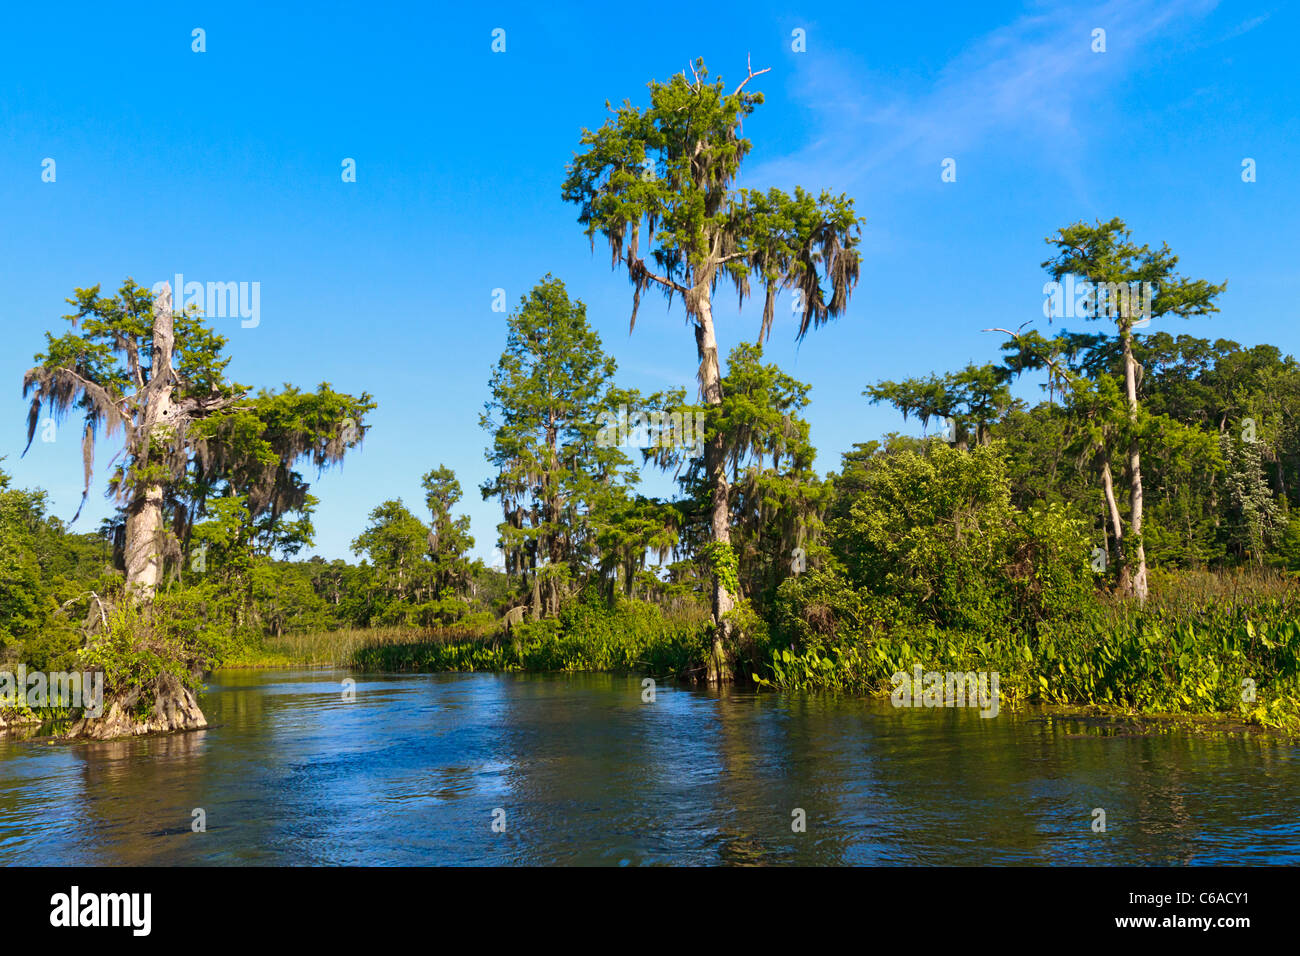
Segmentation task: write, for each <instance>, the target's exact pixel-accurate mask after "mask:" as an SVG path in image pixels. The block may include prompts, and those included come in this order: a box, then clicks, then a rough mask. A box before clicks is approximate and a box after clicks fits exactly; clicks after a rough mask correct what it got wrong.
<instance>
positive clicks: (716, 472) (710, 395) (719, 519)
mask: <svg viewBox="0 0 1300 956" xmlns="http://www.w3.org/2000/svg"><path fill="white" fill-rule="evenodd" d="M697 278H698V277H697ZM691 294H692V296H693V297H694V299H695V301H694V308H693V310H692V311H693V312H694V314H695V317H696V326H695V344H696V350H697V351H698V353H699V357H700V372H699V376H700V389H701V391H702V392H703V394H704V400H705V402H707V403H708V404H710V405H721V404H722V369H721V366H720V365H719V362H718V340H717V337H716V336H715V335H714V331H713V306H712V303H711V302H710V299H709V282H708V279H707V276H706V277H704V278H703V280H702V281H697V284H696V286H695V288H694V289H692V290H691ZM704 468H705V471H706V473H707V474H708V475H709V479H710V481H711V482H712V486H713V488H712V490H713V495H712V497H713V501H712V510H711V514H710V519H709V532H710V537H711V538H712V540H713V543H714V544H717V545H727V546H730V544H731V485H730V484H729V483H728V482H727V468H726V461H725V448H724V446H723V436H722V435H721V434H715V435H714V436H713V437H712V438H710V439H709V441H707V442H706V443H705V445H704ZM735 606H736V598H735V595H733V594H732V593H731V592H730V591H728V590H727V587H726V584H725V583H724V582H723V580H722V578H721V576H720V575H719V574H718V573H717V571H716V570H715V571H714V574H713V622H714V631H713V648H712V650H711V652H710V654H709V660H708V671H707V679H708V681H709V683H710V684H716V683H722V682H725V681H730V680H731V679H732V669H731V658H730V652H729V647H730V644H731V622H730V621H728V620H725V619H724V618H725V616H726V614H727V613H728V612H730V611H731V610H732V609H733V608H734V607H735Z"/></svg>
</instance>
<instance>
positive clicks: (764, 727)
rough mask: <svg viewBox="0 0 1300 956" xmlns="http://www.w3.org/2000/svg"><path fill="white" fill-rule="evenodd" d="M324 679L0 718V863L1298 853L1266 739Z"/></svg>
mask: <svg viewBox="0 0 1300 956" xmlns="http://www.w3.org/2000/svg"><path fill="white" fill-rule="evenodd" d="M345 676H348V675H347V674H346V672H343V671H301V672H286V671H266V672H250V671H227V672H221V673H218V674H216V675H214V677H213V679H212V682H211V683H210V685H209V687H208V691H207V693H206V695H205V697H204V698H203V706H204V711H205V713H206V714H207V715H208V719H209V721H210V722H211V724H212V726H211V727H210V728H209V729H208V730H205V731H199V732H196V733H190V734H176V735H172V736H167V737H150V738H145V739H139V740H127V741H114V742H109V743H63V742H51V741H49V740H48V739H41V738H33V739H22V738H21V737H20V736H17V737H8V738H6V737H0V863H3V864H14V863H28V864H33V863H35V864H45V863H48V864H110V865H120V864H223V865H239V864H312V865H319V864H399V865H405V864H454V863H469V864H487V865H492V864H518V863H523V864H548V863H569V864H607V865H629V864H630V865H640V864H656V863H679V864H682V863H685V864H733V865H765V864H782V863H794V864H869V863H888V864H988V863H992V864H1021V863H1096V864H1110V863H1144V864H1169V863H1250V862H1269V863H1291V864H1294V863H1300V747H1297V746H1296V745H1295V744H1292V743H1289V742H1287V741H1280V740H1276V739H1271V738H1266V737H1259V736H1246V735H1232V734H1197V733H1192V732H1190V731H1186V730H1169V731H1166V732H1163V733H1156V734H1142V733H1140V732H1133V728H1126V727H1118V728H1117V727H1114V726H1111V725H1106V724H1101V725H1099V724H1097V723H1095V722H1085V721H1078V720H1061V719H1059V718H1058V719H1049V718H1046V717H1044V716H1042V715H1038V714H1033V713H1030V714H1020V715H1016V714H1012V713H1010V712H1009V711H1005V710H1004V711H1002V713H1001V714H1000V715H999V716H998V717H997V718H995V719H991V720H986V719H981V718H980V717H978V716H977V714H976V713H975V712H974V711H968V710H959V709H953V710H924V709H914V710H895V709H893V708H892V707H890V706H889V703H888V702H887V701H886V702H875V701H862V700H850V699H836V698H828V697H808V696H781V695H776V694H759V693H753V692H746V691H738V690H731V691H725V692H722V693H720V694H719V693H714V692H705V691H699V690H692V689H683V688H674V687H665V686H660V688H659V689H658V695H657V700H656V702H655V703H653V704H643V703H642V702H641V688H640V682H639V680H637V679H636V678H621V677H609V676H602V675H583V676H572V677H528V676H497V675H488V674H462V675H449V674H439V675H353V676H354V677H355V679H356V681H357V683H356V698H355V700H353V701H347V700H345V699H344V695H343V685H342V680H343V678H344V677H345ZM1095 807H1101V808H1103V809H1104V810H1105V811H1106V825H1107V832H1106V833H1094V832H1093V831H1092V828H1091V824H1092V820H1093V817H1092V810H1093V808H1095ZM497 808H500V809H502V810H504V811H505V824H506V830H505V832H504V833H495V832H493V830H492V822H493V811H494V810H495V809H497ZM196 809H202V810H203V811H204V813H205V814H206V822H207V831H206V832H202V833H195V832H193V830H192V828H191V823H192V820H193V819H194V817H193V813H194V811H195V810H196ZM796 809H802V810H803V811H804V812H805V814H806V818H807V830H806V832H803V833H796V832H793V830H792V826H791V823H792V819H793V818H792V813H793V812H794V811H795V810H796Z"/></svg>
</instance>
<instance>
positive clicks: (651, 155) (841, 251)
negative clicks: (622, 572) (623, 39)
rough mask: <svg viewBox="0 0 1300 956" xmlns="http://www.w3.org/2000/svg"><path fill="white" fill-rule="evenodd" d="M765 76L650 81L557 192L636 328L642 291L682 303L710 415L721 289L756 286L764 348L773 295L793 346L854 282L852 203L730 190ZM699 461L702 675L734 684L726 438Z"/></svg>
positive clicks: (715, 396)
mask: <svg viewBox="0 0 1300 956" xmlns="http://www.w3.org/2000/svg"><path fill="white" fill-rule="evenodd" d="M766 72H768V71H767V70H759V71H758V72H757V73H756V72H754V71H753V70H752V68H751V69H749V70H748V72H747V74H746V76H745V78H744V79H743V80H741V82H740V83H739V84H737V85H736V86H735V88H734V89H732V90H731V91H730V92H728V91H727V90H726V88H725V86H724V84H723V82H722V81H721V80H715V81H710V80H709V74H708V70H707V69H706V68H705V66H704V62H703V61H702V60H697V61H696V62H695V64H693V65H692V67H691V75H690V76H689V77H688V76H686V75H685V74H684V73H683V74H678V75H675V76H673V77H672V78H671V79H670V80H668V81H667V82H666V83H660V82H657V81H652V82H651V83H650V84H649V89H650V103H649V105H648V106H646V107H636V106H633V105H632V104H631V102H629V101H624V103H623V105H622V106H620V107H619V108H618V109H616V110H613V111H612V112H613V115H612V116H611V117H610V118H609V119H608V120H607V121H606V122H605V124H604V125H603V126H601V127H600V129H598V130H595V131H594V132H593V131H591V130H584V131H583V133H582V147H583V151H582V152H581V153H579V154H577V155H576V156H575V157H574V159H573V162H572V163H571V164H570V165H569V167H568V177H567V178H566V179H565V182H564V188H563V195H564V198H565V199H566V200H568V201H570V202H573V203H576V204H577V205H578V207H579V209H580V212H579V216H578V221H579V222H580V223H581V224H582V225H583V226H584V227H585V228H586V232H587V235H588V237H590V238H591V240H592V242H593V244H594V242H595V237H596V234H597V233H599V234H600V235H602V236H604V237H605V239H606V240H607V241H608V243H609V248H610V253H611V265H612V266H613V267H614V268H616V269H617V268H622V269H623V270H625V271H626V273H627V276H628V278H629V279H630V280H631V282H632V290H633V291H632V321H631V325H632V327H633V328H635V325H636V316H637V311H638V309H639V307H640V304H641V297H642V296H643V295H644V294H645V293H646V292H648V291H652V290H654V291H658V292H660V293H662V294H663V295H665V296H666V297H667V298H668V300H669V302H671V301H672V300H673V299H674V298H677V297H680V299H681V301H682V303H683V305H684V306H685V308H686V315H687V318H688V320H689V322H690V326H691V329H692V332H693V334H694V338H695V351H696V357H697V359H698V361H699V371H698V378H699V385H700V392H701V395H702V397H703V399H704V401H705V402H706V403H707V404H709V405H714V406H716V405H720V404H721V403H722V400H723V389H722V370H721V368H720V366H719V362H718V338H717V332H716V328H715V324H714V316H713V299H714V293H715V291H716V289H717V286H718V283H719V282H720V281H724V280H725V281H726V282H727V283H729V284H730V285H731V286H732V287H733V288H734V290H735V291H736V293H737V295H738V296H739V298H740V301H741V303H742V304H743V302H744V300H745V299H746V298H747V297H748V296H749V295H750V293H751V291H752V290H753V289H754V287H755V286H757V287H758V288H760V289H761V290H762V292H763V300H764V303H763V313H762V319H761V322H760V324H759V334H758V338H759V340H760V341H762V340H763V339H765V338H766V337H767V336H769V335H770V334H771V330H772V325H773V322H774V319H775V313H776V298H777V295H778V294H779V292H780V291H781V290H782V289H790V290H793V292H794V294H795V297H796V298H795V302H796V307H797V309H798V314H799V325H798V329H797V332H796V335H797V336H798V337H799V338H802V337H803V336H804V335H805V334H807V332H808V331H809V330H810V329H814V328H817V327H819V326H821V325H822V324H824V323H826V322H828V321H830V320H831V319H832V318H834V317H836V316H838V315H840V314H841V313H842V312H843V311H844V309H845V308H846V307H847V305H848V300H849V294H850V292H851V291H852V289H853V286H854V285H855V283H856V282H857V278H858V266H859V254H858V251H857V248H856V246H857V243H858V239H859V234H860V220H859V218H858V217H857V215H856V214H855V213H854V211H853V200H851V199H849V198H847V197H846V196H844V195H839V196H835V195H832V194H830V193H827V192H823V193H822V194H821V195H820V196H813V195H812V194H810V193H808V192H806V191H805V190H803V189H802V188H798V187H796V189H795V191H794V195H793V196H791V195H789V194H788V193H785V192H783V191H782V190H779V189H770V190H768V191H766V192H762V191H758V190H751V189H733V188H732V184H733V182H734V181H735V179H736V176H737V174H738V172H739V170H740V165H741V163H742V161H743V160H744V159H745V157H746V156H747V155H748V154H749V151H750V148H751V144H750V141H749V140H748V139H746V138H745V137H744V136H743V135H742V133H741V125H742V123H743V122H744V119H745V118H746V117H747V116H749V115H750V114H751V113H752V112H753V111H754V108H755V107H756V106H758V105H759V104H761V103H762V102H763V95H762V94H761V93H757V92H753V91H750V90H747V89H746V87H747V86H748V84H749V83H750V81H751V80H753V79H754V78H755V77H756V76H760V75H762V74H763V73H766ZM608 105H609V104H608V103H606V106H607V107H608ZM704 464H705V469H706V471H707V472H708V480H709V482H710V484H711V497H712V502H711V522H710V534H711V538H712V552H711V561H712V563H713V568H714V570H713V588H712V591H713V594H712V604H713V615H714V622H715V636H714V641H713V649H712V653H711V654H710V660H709V667H708V678H709V680H710V682H717V681H724V680H729V679H730V678H731V669H732V666H731V665H732V661H731V657H732V652H731V648H730V646H729V645H730V643H731V625H730V621H729V619H728V614H729V613H730V612H731V610H732V609H733V608H734V606H735V602H736V594H735V587H736V585H735V581H734V577H735V574H734V569H735V565H736V560H735V554H734V553H733V552H732V550H731V544H730V542H731V531H730V511H731V507H730V494H731V488H730V484H729V481H728V477H727V469H726V447H725V442H724V438H723V436H722V435H720V434H718V435H714V436H712V437H711V438H709V440H708V441H706V442H705V446H704Z"/></svg>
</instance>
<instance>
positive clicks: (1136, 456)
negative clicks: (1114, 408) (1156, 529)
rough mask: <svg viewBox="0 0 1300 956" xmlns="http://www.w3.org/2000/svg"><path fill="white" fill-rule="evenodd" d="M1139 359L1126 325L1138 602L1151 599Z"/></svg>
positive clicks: (1130, 564)
mask: <svg viewBox="0 0 1300 956" xmlns="http://www.w3.org/2000/svg"><path fill="white" fill-rule="evenodd" d="M1137 377H1138V363H1137V359H1136V358H1134V357H1133V333H1132V331H1131V330H1130V329H1128V328H1125V329H1124V386H1125V388H1126V390H1127V391H1128V416H1129V424H1130V425H1131V426H1132V427H1133V429H1134V434H1133V436H1132V437H1131V438H1130V439H1129V450H1128V468H1129V530H1130V531H1131V532H1132V536H1131V540H1130V542H1129V548H1128V551H1129V552H1130V553H1129V554H1128V556H1127V558H1128V559H1127V561H1126V562H1125V570H1126V571H1128V572H1129V573H1130V574H1131V575H1132V581H1131V585H1130V586H1131V588H1132V593H1133V596H1134V597H1136V598H1137V599H1138V603H1143V602H1145V601H1146V599H1147V555H1146V548H1145V547H1144V546H1143V544H1142V455H1141V452H1140V450H1139V447H1138V438H1137V434H1136V428H1137V420H1138V398H1137Z"/></svg>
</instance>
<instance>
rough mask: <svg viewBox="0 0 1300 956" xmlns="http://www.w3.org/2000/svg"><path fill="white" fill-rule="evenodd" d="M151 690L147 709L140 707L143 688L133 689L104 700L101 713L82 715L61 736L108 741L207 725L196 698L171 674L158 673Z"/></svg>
mask: <svg viewBox="0 0 1300 956" xmlns="http://www.w3.org/2000/svg"><path fill="white" fill-rule="evenodd" d="M152 691H153V706H152V707H149V708H148V709H147V710H144V709H142V708H141V706H140V704H141V699H142V698H143V697H144V696H145V694H146V693H147V691H145V690H144V689H136V690H133V691H131V692H130V693H129V694H126V695H123V696H118V697H115V698H112V699H111V700H106V701H105V702H104V713H103V715H102V716H100V717H82V718H81V719H80V720H78V721H77V722H76V723H74V724H73V725H72V726H71V727H70V728H68V731H67V733H66V734H65V735H64V736H66V737H70V738H71V737H81V738H86V739H90V740H112V739H113V738H116V737H140V736H143V735H145V734H165V733H171V732H173V731H177V730H202V729H203V728H204V727H207V726H208V719H207V718H206V717H204V716H203V711H202V710H200V709H199V702H198V698H197V697H195V696H194V692H193V691H192V690H190V689H189V688H188V687H186V686H185V685H184V684H183V683H182V682H181V681H180V680H179V679H178V678H177V677H175V676H174V675H172V674H167V673H164V674H162V675H160V676H159V677H158V679H157V680H156V681H155V683H154V686H153V688H152Z"/></svg>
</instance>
